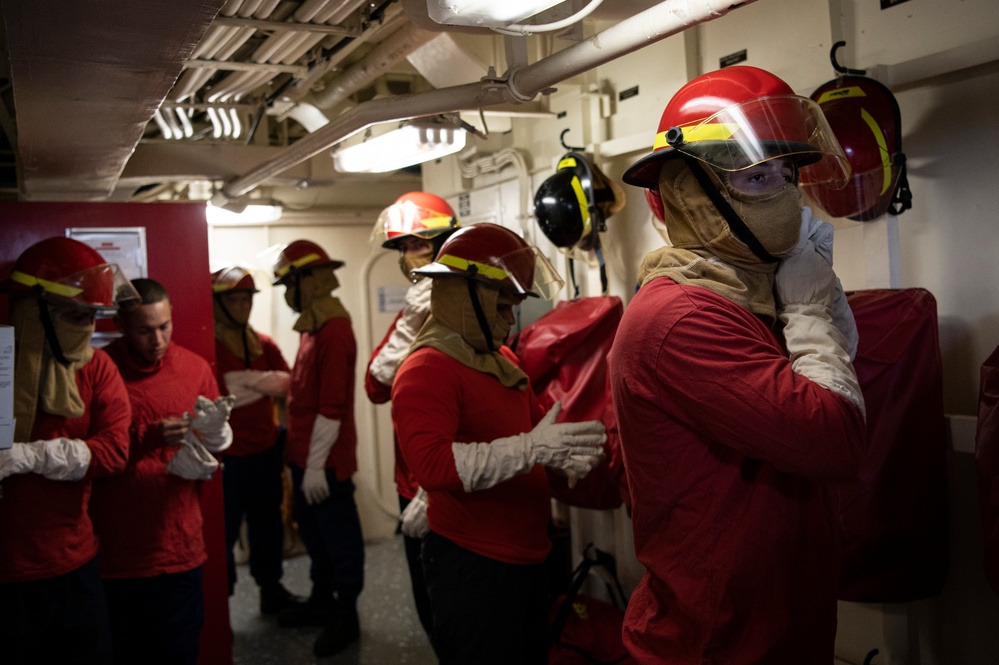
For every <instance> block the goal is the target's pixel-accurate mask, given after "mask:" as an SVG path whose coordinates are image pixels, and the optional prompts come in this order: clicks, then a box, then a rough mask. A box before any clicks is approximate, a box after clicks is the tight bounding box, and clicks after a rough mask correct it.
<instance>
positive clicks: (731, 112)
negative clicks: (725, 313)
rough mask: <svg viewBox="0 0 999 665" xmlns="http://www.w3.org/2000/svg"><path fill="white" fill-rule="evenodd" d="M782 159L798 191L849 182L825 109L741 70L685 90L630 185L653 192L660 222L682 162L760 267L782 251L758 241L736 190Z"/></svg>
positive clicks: (758, 73) (629, 177) (767, 77)
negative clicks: (742, 175) (738, 180)
mask: <svg viewBox="0 0 999 665" xmlns="http://www.w3.org/2000/svg"><path fill="white" fill-rule="evenodd" d="M778 159H783V160H785V162H786V163H787V164H788V165H789V168H790V169H791V173H790V174H789V181H793V183H794V184H798V182H801V183H808V184H810V183H818V182H827V183H831V184H832V185H833V186H843V185H844V184H846V182H847V180H848V179H849V174H850V166H849V162H848V161H847V158H846V156H845V155H844V154H843V151H842V149H841V148H840V147H839V144H838V143H837V142H836V138H835V136H834V135H833V133H832V130H831V128H830V127H829V125H828V123H827V122H826V120H825V117H824V116H823V115H822V110H821V109H820V108H819V106H818V104H816V103H815V102H814V101H812V100H811V99H808V98H805V97H800V96H797V95H795V94H794V92H793V91H792V90H791V87H790V86H788V85H787V83H785V82H784V81H782V80H781V79H779V78H778V77H776V76H774V75H773V74H771V73H769V72H766V71H764V70H762V69H757V68H755V67H747V66H734V67H727V68H725V69H722V70H719V71H715V72H710V73H708V74H704V75H702V76H699V77H697V78H695V79H694V80H692V81H690V82H689V83H687V84H686V85H684V86H683V87H682V88H680V90H679V91H678V92H677V93H676V95H674V96H673V98H672V99H671V100H670V102H669V103H668V104H667V105H666V109H665V110H664V111H663V115H662V118H661V119H660V121H659V129H658V132H657V133H656V138H655V141H654V143H653V152H652V153H650V154H649V155H646V156H645V157H643V158H642V159H640V160H639V161H637V162H636V163H634V164H633V165H632V166H631V167H630V168H628V170H627V171H625V173H624V176H623V180H624V181H625V182H626V183H628V184H630V185H635V186H637V187H643V188H645V189H648V190H651V192H652V193H651V195H648V196H647V198H648V199H649V202H650V208H652V210H653V212H654V213H656V214H659V212H660V211H659V209H658V205H657V204H656V202H655V201H654V199H655V197H656V196H657V195H659V196H665V194H664V193H663V192H661V191H660V187H661V186H666V185H667V184H669V181H673V182H672V183H671V184H672V185H673V186H676V185H677V184H678V183H677V182H676V181H677V180H678V179H679V176H682V175H683V174H682V173H681V172H679V171H678V170H677V169H676V168H675V167H674V168H673V169H672V170H671V171H670V174H669V175H670V177H669V178H668V179H667V178H666V174H665V173H663V174H661V170H662V169H663V167H664V166H665V165H667V164H668V163H669V162H670V161H672V160H676V161H682V162H683V163H684V164H685V165H686V166H687V167H688V169H689V172H690V174H689V175H690V177H691V178H693V180H694V181H696V184H697V186H699V187H700V188H701V189H702V190H703V192H704V194H705V196H707V197H708V199H709V200H710V203H711V204H712V205H713V206H714V207H715V208H716V209H717V213H718V214H719V215H720V216H721V217H722V219H724V220H725V222H726V223H727V225H728V227H729V229H730V231H731V234H732V235H733V236H734V237H735V238H738V241H739V242H741V243H743V244H745V245H746V247H748V248H749V249H750V251H752V253H753V254H755V255H756V257H757V259H759V260H760V261H764V262H771V263H776V262H777V261H778V260H779V259H780V256H779V252H780V251H781V247H780V246H778V247H775V248H768V247H767V243H766V242H765V239H764V238H760V237H759V236H758V235H757V233H759V232H761V229H759V228H755V229H754V228H752V227H751V226H750V225H749V221H750V220H744V219H743V218H742V217H741V216H740V214H739V212H738V210H736V208H738V207H740V206H739V205H738V203H734V202H733V200H732V199H733V198H734V196H733V191H739V190H738V188H735V187H732V186H731V182H732V179H733V178H734V177H735V174H738V173H739V172H740V171H743V170H745V169H749V168H751V167H754V166H757V165H760V164H764V163H767V162H770V161H772V160H778ZM661 175H662V177H661ZM746 202H748V201H746ZM664 203H665V201H664ZM785 203H786V204H787V207H790V205H791V203H790V202H789V201H788V200H787V199H781V200H780V201H773V202H771V205H775V206H777V205H780V204H785ZM671 212H676V211H670V210H669V209H668V208H667V209H666V210H665V211H664V214H665V217H666V224H667V229H668V231H669V234H670V239H671V240H672V238H673V235H674V234H673V229H672V228H671V226H670V222H671V221H672V220H671V217H672V216H673V215H672V214H671ZM793 245H794V243H793V242H792V243H791V244H790V246H787V247H783V249H784V251H786V250H787V249H790V247H791V246H793ZM771 249H775V250H776V251H777V252H778V254H774V253H773V251H771Z"/></svg>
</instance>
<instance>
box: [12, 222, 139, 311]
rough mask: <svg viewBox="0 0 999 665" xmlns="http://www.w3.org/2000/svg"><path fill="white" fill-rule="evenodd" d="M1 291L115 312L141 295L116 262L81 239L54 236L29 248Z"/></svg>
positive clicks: (136, 302) (134, 301) (137, 301)
mask: <svg viewBox="0 0 999 665" xmlns="http://www.w3.org/2000/svg"><path fill="white" fill-rule="evenodd" d="M0 290H2V291H5V292H7V293H11V294H29V293H32V292H34V293H37V294H38V295H39V296H40V297H42V298H44V299H45V300H47V301H49V302H52V303H69V304H74V305H79V306H82V307H87V308H90V309H93V310H95V311H97V312H99V313H113V312H114V311H116V310H117V309H118V308H119V307H121V306H128V305H131V304H138V303H139V302H140V298H139V294H138V293H136V291H135V288H134V287H133V286H132V284H131V283H130V282H129V281H128V279H127V278H126V277H125V276H124V275H123V274H122V272H121V270H120V269H119V268H118V266H117V265H115V264H113V263H108V262H107V261H105V260H104V257H102V256H101V255H100V254H99V253H98V252H97V250H95V249H93V248H92V247H90V246H89V245H86V244H84V243H82V242H80V241H79V240H74V239H73V238H66V237H61V236H57V237H53V238H46V239H45V240H41V241H39V242H37V243H35V244H34V245H32V246H31V247H28V248H27V249H26V250H24V252H22V253H21V255H20V256H19V257H18V258H17V260H16V261H15V262H14V268H13V270H12V271H11V273H10V275H8V276H7V278H6V279H5V280H4V281H3V282H2V283H0Z"/></svg>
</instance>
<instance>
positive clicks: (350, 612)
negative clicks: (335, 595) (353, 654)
mask: <svg viewBox="0 0 999 665" xmlns="http://www.w3.org/2000/svg"><path fill="white" fill-rule="evenodd" d="M360 636H361V624H360V620H359V619H358V617H357V599H356V598H340V599H338V600H337V601H336V605H335V609H334V611H333V617H332V620H331V622H330V623H328V624H326V627H325V628H323V630H322V632H320V633H319V636H318V637H316V643H315V644H313V645H312V652H313V653H314V654H315V655H316V656H318V657H320V658H322V657H323V656H332V655H333V654H337V653H340V652H341V651H343V650H344V649H346V648H347V647H348V646H350V645H351V644H352V643H353V642H355V641H357V639H358V638H360Z"/></svg>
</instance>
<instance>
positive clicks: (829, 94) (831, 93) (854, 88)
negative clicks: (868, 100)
mask: <svg viewBox="0 0 999 665" xmlns="http://www.w3.org/2000/svg"><path fill="white" fill-rule="evenodd" d="M866 96H867V93H866V92H864V90H863V89H862V88H861V87H860V86H858V85H849V86H847V87H845V88H833V89H832V90H826V91H825V92H823V93H822V94H821V95H819V98H818V100H817V103H818V105H819V106H822V105H823V104H825V103H826V102H829V101H832V100H834V99H844V98H846V97H866Z"/></svg>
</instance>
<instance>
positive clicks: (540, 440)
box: [451, 402, 607, 492]
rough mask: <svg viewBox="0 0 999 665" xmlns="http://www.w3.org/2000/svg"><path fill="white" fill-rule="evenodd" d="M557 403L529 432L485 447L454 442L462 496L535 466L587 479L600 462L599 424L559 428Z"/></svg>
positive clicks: (601, 435) (601, 429) (602, 436)
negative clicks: (462, 489)
mask: <svg viewBox="0 0 999 665" xmlns="http://www.w3.org/2000/svg"><path fill="white" fill-rule="evenodd" d="M561 410H562V405H561V404H560V403H558V402H556V403H555V404H554V405H553V406H552V407H551V409H549V410H548V413H546V414H545V417H544V418H542V419H541V422H539V423H538V424H537V425H535V426H534V429H532V430H531V431H530V432H525V433H524V434H516V435H514V436H509V437H504V438H502V439H496V440H494V441H491V442H489V443H457V442H455V443H453V444H451V451H452V452H453V453H454V463H455V467H456V469H457V471H458V477H459V478H461V483H462V485H463V486H464V488H465V491H466V492H475V491H477V490H484V489H489V488H490V487H492V486H494V485H496V484H497V483H501V482H503V481H504V480H508V479H510V478H512V477H514V476H516V475H518V474H521V473H526V472H528V471H530V470H531V469H532V468H533V467H534V465H535V464H541V465H542V466H545V467H548V468H551V469H556V470H559V471H562V472H564V473H566V474H567V475H569V476H570V477H576V478H585V477H586V474H588V473H589V472H590V469H592V468H593V467H594V466H596V465H597V464H598V463H599V462H600V459H601V458H602V457H603V444H604V441H606V440H607V435H606V433H605V432H604V426H603V423H601V422H599V421H596V420H594V421H589V422H582V423H557V422H555V421H556V419H557V418H558V414H559V412H560V411H561Z"/></svg>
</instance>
